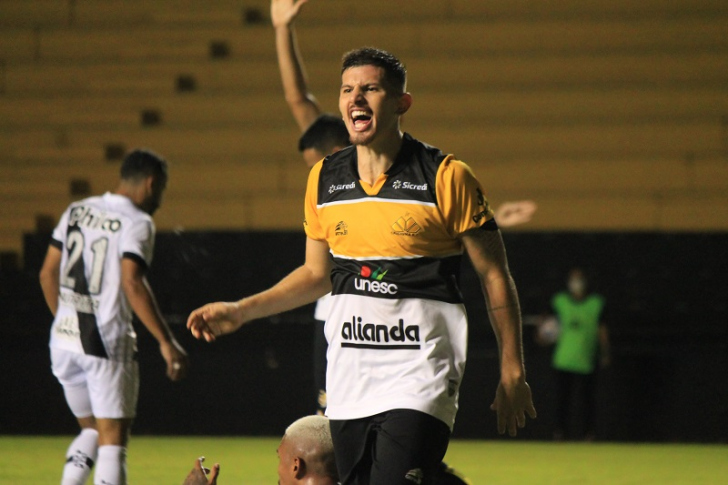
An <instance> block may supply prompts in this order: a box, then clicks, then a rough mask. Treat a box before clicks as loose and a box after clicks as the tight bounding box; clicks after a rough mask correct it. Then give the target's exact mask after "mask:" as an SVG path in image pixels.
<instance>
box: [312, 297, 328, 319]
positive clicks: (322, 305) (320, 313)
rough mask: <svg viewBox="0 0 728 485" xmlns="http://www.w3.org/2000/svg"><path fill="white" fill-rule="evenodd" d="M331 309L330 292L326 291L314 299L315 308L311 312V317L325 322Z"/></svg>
mask: <svg viewBox="0 0 728 485" xmlns="http://www.w3.org/2000/svg"><path fill="white" fill-rule="evenodd" d="M330 311H331V293H326V294H325V295H324V296H322V297H321V298H319V299H318V300H317V301H316V309H315V310H314V312H313V318H314V319H316V320H321V321H322V322H325V321H326V319H327V318H329V312H330Z"/></svg>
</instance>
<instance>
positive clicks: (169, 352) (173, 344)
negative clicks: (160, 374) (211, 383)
mask: <svg viewBox="0 0 728 485" xmlns="http://www.w3.org/2000/svg"><path fill="white" fill-rule="evenodd" d="M159 351H160V352H161V353H162V357H163V358H164V360H165V362H166V363H167V377H169V378H170V380H172V381H179V380H182V379H184V378H185V377H187V371H188V370H189V367H190V361H189V359H188V358H187V352H185V349H183V348H182V346H181V345H180V344H179V343H178V342H177V341H176V340H175V339H172V340H170V341H169V342H163V343H160V344H159Z"/></svg>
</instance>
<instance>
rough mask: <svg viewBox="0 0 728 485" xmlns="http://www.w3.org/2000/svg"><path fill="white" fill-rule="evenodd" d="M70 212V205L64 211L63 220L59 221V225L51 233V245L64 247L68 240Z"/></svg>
mask: <svg viewBox="0 0 728 485" xmlns="http://www.w3.org/2000/svg"><path fill="white" fill-rule="evenodd" d="M70 212H71V208H70V207H69V208H68V209H66V210H65V211H64V212H63V215H62V216H61V220H60V221H58V225H57V226H56V228H55V229H53V234H51V242H50V245H51V246H54V247H56V248H58V249H63V243H64V242H65V241H66V232H68V217H69V214H70Z"/></svg>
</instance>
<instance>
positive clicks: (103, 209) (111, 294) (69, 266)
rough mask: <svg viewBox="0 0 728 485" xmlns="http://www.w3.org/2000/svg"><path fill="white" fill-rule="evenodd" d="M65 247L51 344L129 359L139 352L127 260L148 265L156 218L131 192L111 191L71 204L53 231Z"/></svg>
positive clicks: (67, 348) (55, 240) (57, 240)
mask: <svg viewBox="0 0 728 485" xmlns="http://www.w3.org/2000/svg"><path fill="white" fill-rule="evenodd" d="M52 244H54V245H56V246H57V247H60V248H61V251H62V259H61V274H60V295H59V305H58V312H57V314H56V317H55V319H54V321H53V327H52V330H51V338H50V346H51V347H53V348H60V349H64V350H68V351H72V352H78V353H84V354H87V355H95V356H97V357H104V358H108V359H112V360H122V361H128V360H131V359H133V358H134V354H135V353H136V335H135V333H134V329H133V327H132V325H131V319H132V310H131V307H130V305H129V302H128V300H127V298H126V295H125V294H124V291H123V289H122V288H121V261H122V259H123V258H125V257H128V258H132V259H134V260H135V261H137V262H138V263H139V264H142V265H144V266H148V265H149V264H150V263H151V257H152V252H153V250H154V223H153V222H152V219H151V217H150V216H149V215H148V214H146V213H145V212H143V211H141V210H140V209H138V208H137V207H136V206H135V205H134V204H133V203H132V202H131V200H129V199H128V198H127V197H124V196H121V195H116V194H111V193H106V194H104V195H103V196H98V197H90V198H88V199H84V200H82V201H79V202H75V203H73V204H71V205H70V206H69V207H68V209H67V210H66V212H64V214H63V216H62V217H61V221H60V222H59V224H58V226H57V227H56V229H55V230H54V232H53V241H52Z"/></svg>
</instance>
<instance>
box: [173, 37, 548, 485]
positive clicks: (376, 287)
mask: <svg viewBox="0 0 728 485" xmlns="http://www.w3.org/2000/svg"><path fill="white" fill-rule="evenodd" d="M405 79H406V72H405V70H404V67H403V66H402V64H401V63H400V62H399V60H398V59H396V58H395V57H394V56H392V55H390V54H388V53H386V52H384V51H380V50H376V49H370V48H365V49H360V50H357V51H353V52H351V53H349V54H347V55H346V56H345V58H344V63H343V68H342V86H341V91H340V95H339V109H340V111H341V114H342V117H343V119H344V122H345V123H346V126H347V129H348V131H349V135H350V138H351V141H352V143H353V145H354V146H352V147H349V148H346V149H344V150H342V151H340V152H338V153H336V154H334V155H332V156H330V157H327V158H326V159H324V160H323V161H322V162H319V163H318V164H316V165H315V166H314V168H313V169H312V170H311V174H310V176H309V182H308V189H307V194H306V201H305V214H306V223H305V229H306V234H307V236H308V238H307V246H306V260H305V263H304V264H303V265H302V266H301V267H300V268H298V269H296V270H294V271H293V272H292V273H291V274H290V275H289V276H287V277H286V278H284V279H283V280H282V281H281V282H279V283H278V284H277V285H275V286H274V287H272V288H271V289H269V290H266V291H264V292H262V293H259V294H257V295H253V296H251V297H248V298H243V299H242V300H240V301H238V302H233V303H225V302H219V303H212V304H208V305H205V306H204V307H202V308H200V309H198V310H195V311H194V312H192V314H191V315H190V318H189V320H188V323H187V325H188V328H190V330H191V331H192V333H193V335H194V336H195V337H197V338H204V339H206V340H208V341H212V340H214V339H215V338H216V337H217V336H219V335H223V334H226V333H230V332H232V331H235V330H237V329H238V328H239V327H240V326H241V325H243V324H244V323H246V322H249V321H251V320H254V319H256V318H261V317H265V316H269V315H272V314H275V313H278V312H281V311H285V310H288V309H291V308H295V307H297V306H300V305H302V304H306V303H309V302H311V301H313V300H314V299H315V298H317V297H319V296H321V295H322V294H324V293H326V292H327V291H329V290H332V303H331V311H330V314H329V317H328V319H327V321H326V336H327V340H328V342H329V350H328V370H327V392H328V407H327V415H328V416H329V418H330V419H331V430H332V436H333V439H334V447H335V453H336V460H337V468H338V470H339V475H340V478H341V480H342V483H344V484H347V483H376V484H378V485H380V484H406V483H432V480H433V477H434V476H435V474H436V469H437V466H438V464H439V462H440V460H441V459H442V457H443V456H444V454H445V451H446V450H447V444H448V441H449V436H450V430H451V428H452V426H453V423H454V419H455V413H456V410H457V399H458V393H459V386H460V382H461V379H462V375H463V371H464V366H465V352H466V341H467V320H466V315H465V309H464V306H463V304H462V299H461V295H460V292H459V289H458V286H457V284H458V283H457V280H458V271H459V267H460V258H461V256H462V253H463V252H467V253H468V256H469V257H470V259H471V261H472V263H473V265H474V267H475V270H476V272H477V273H478V275H479V277H480V279H481V282H482V285H483V290H484V295H485V300H486V304H487V305H488V311H489V316H490V320H491V323H492V326H493V328H494V331H495V333H496V336H497V339H498V344H499V350H500V364H501V379H500V383H499V385H498V387H497V390H496V396H495V399H494V401H493V404H492V406H491V408H492V409H493V410H495V411H496V412H497V414H498V429H499V431H500V432H501V433H504V432H506V431H508V432H509V434H511V435H515V434H516V430H517V428H518V427H522V426H524V425H525V415H526V414H528V415H530V416H531V417H532V418H534V417H535V416H536V411H535V409H534V407H533V403H532V399H531V392H530V388H529V386H528V384H527V383H526V380H525V368H524V364H523V355H522V345H521V320H520V309H519V304H518V297H517V293H516V289H515V285H514V283H513V280H512V278H511V276H510V273H509V270H508V265H507V260H506V255H505V249H504V247H503V242H502V239H501V236H500V232H499V230H498V226H497V224H496V223H495V220H494V219H493V213H492V211H491V209H490V207H489V204H488V202H487V200H486V198H485V196H484V191H483V189H482V187H481V186H480V184H479V182H478V181H477V180H476V178H475V176H474V175H473V173H472V172H471V171H470V169H469V168H468V167H467V165H465V164H464V163H462V162H460V161H458V160H456V159H455V158H454V157H452V156H451V155H444V154H443V153H442V152H440V151H439V150H438V149H436V148H433V147H431V146H428V145H426V144H424V143H422V142H419V141H417V140H416V139H414V138H412V137H411V136H409V135H406V134H404V133H402V132H401V131H400V118H401V116H402V115H403V114H404V113H406V112H407V110H408V109H409V107H410V106H411V104H412V97H411V95H410V94H409V93H407V92H406V91H405V87H406V81H405Z"/></svg>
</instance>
